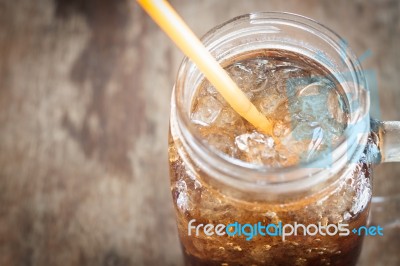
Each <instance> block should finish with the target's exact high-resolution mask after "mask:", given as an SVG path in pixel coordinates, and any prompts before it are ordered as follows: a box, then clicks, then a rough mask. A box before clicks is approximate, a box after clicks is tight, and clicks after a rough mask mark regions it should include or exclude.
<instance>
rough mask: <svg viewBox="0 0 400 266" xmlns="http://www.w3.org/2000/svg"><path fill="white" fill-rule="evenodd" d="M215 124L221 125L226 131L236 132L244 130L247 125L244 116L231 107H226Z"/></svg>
mask: <svg viewBox="0 0 400 266" xmlns="http://www.w3.org/2000/svg"><path fill="white" fill-rule="evenodd" d="M213 126H216V127H219V128H221V129H223V130H224V131H227V132H228V131H229V132H232V133H234V134H236V133H239V132H243V131H244V130H245V125H244V121H243V119H242V117H241V116H240V115H239V114H238V113H236V112H235V111H234V110H233V109H232V108H231V107H224V108H223V109H222V111H221V113H220V114H219V116H218V118H217V119H216V120H215V122H214V123H213Z"/></svg>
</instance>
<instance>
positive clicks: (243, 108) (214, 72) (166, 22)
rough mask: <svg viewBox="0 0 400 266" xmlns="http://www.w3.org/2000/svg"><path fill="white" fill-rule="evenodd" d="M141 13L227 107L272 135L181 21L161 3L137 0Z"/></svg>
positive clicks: (263, 119) (267, 123)
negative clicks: (141, 9)
mask: <svg viewBox="0 0 400 266" xmlns="http://www.w3.org/2000/svg"><path fill="white" fill-rule="evenodd" d="M137 1H138V3H139V4H140V5H141V6H142V7H143V9H144V10H146V12H147V13H148V14H149V15H150V17H152V19H153V20H154V21H155V22H156V23H157V24H158V25H159V26H160V28H161V29H162V30H163V31H164V32H165V33H166V34H167V35H168V36H169V37H170V38H171V39H172V40H173V41H174V42H175V44H176V45H177V46H178V47H179V49H181V50H182V51H183V53H184V54H185V55H186V56H187V57H189V58H190V59H191V60H192V61H193V62H194V63H195V64H196V65H197V67H198V68H199V69H200V71H201V72H202V73H203V74H204V76H205V77H206V78H207V79H208V80H209V81H210V83H211V84H212V85H214V87H215V88H216V89H217V90H218V92H219V93H220V94H221V95H222V97H224V99H225V100H226V101H227V102H228V103H229V105H230V106H231V107H232V108H233V110H235V111H236V112H237V113H238V114H240V115H241V116H242V117H243V118H244V119H246V120H247V121H249V122H250V123H251V124H252V125H253V126H255V127H256V128H258V129H260V130H262V131H263V132H264V133H266V134H269V135H272V134H271V133H272V122H271V121H270V120H269V119H267V118H266V117H265V116H264V115H262V114H261V113H260V112H259V111H258V110H257V108H256V107H255V106H254V105H253V104H252V103H251V102H250V100H249V99H248V98H247V97H246V95H245V94H244V93H243V91H242V90H240V89H239V88H238V86H237V85H236V83H235V82H234V81H233V80H232V79H231V78H230V77H229V75H228V74H227V73H226V71H225V70H224V69H223V68H222V67H221V66H220V64H219V63H218V62H217V61H216V60H215V58H214V57H213V56H212V55H211V54H210V53H209V52H208V50H207V49H206V48H205V47H204V45H203V44H202V43H201V42H200V40H199V39H198V38H197V37H196V35H194V33H193V32H192V31H191V30H190V29H189V27H188V26H187V25H186V23H185V22H184V21H183V20H182V18H181V17H180V16H179V15H178V14H177V13H176V11H175V10H174V9H173V8H172V6H171V5H170V4H169V3H168V2H167V1H165V0H137Z"/></svg>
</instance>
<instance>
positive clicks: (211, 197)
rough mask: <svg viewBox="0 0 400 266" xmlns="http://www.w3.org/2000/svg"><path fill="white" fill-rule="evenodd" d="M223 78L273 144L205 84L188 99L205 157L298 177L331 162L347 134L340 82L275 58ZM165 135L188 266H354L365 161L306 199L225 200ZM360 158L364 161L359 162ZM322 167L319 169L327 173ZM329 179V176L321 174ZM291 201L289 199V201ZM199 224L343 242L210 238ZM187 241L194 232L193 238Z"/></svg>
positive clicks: (238, 60)
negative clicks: (295, 227) (258, 116)
mask: <svg viewBox="0 0 400 266" xmlns="http://www.w3.org/2000/svg"><path fill="white" fill-rule="evenodd" d="M224 68H225V70H226V71H227V72H228V73H229V75H230V76H231V77H232V79H233V80H234V81H235V82H236V83H237V85H238V86H239V88H241V89H242V90H243V92H244V93H245V94H246V96H247V97H248V98H249V99H250V100H251V101H252V103H253V104H254V105H255V106H256V107H257V108H258V110H259V111H260V112H261V113H262V114H264V115H265V116H266V117H268V118H269V119H271V120H272V121H273V124H274V126H273V132H272V134H273V135H267V134H265V133H263V132H261V131H259V130H258V129H257V128H254V127H253V126H252V125H251V124H249V123H248V122H247V121H246V120H244V119H243V118H242V117H240V116H239V115H238V114H237V113H236V112H235V111H234V110H233V109H232V108H231V107H230V106H229V104H228V103H227V102H226V101H225V100H224V99H223V98H222V96H221V95H220V94H219V93H218V91H217V90H216V89H215V88H214V87H213V86H212V85H211V84H210V83H209V82H208V81H207V80H203V81H202V82H201V83H200V85H199V86H198V88H197V90H196V93H195V94H194V96H193V99H192V104H191V108H190V111H191V112H190V120H191V124H192V127H193V130H194V131H195V133H194V134H195V135H196V137H197V138H198V139H200V140H201V142H202V143H203V144H204V145H206V146H207V147H208V148H209V150H210V152H212V153H214V154H216V155H217V156H219V157H221V158H225V159H226V160H227V162H228V163H238V164H239V165H243V167H249V168H252V167H264V168H271V169H285V168H290V167H292V168H293V167H297V168H300V167H303V166H306V165H307V164H308V163H311V162H313V161H315V160H317V159H318V158H320V157H323V156H326V155H327V154H329V153H331V152H332V149H333V147H335V146H336V145H337V144H338V143H339V142H340V140H341V137H342V135H343V134H344V132H345V130H346V128H347V126H348V117H349V103H348V102H347V100H346V97H345V95H344V92H343V88H342V87H341V84H340V82H338V81H337V80H336V79H335V78H334V77H333V76H332V75H331V74H330V72H329V71H328V70H327V69H326V68H325V67H323V66H322V65H321V64H320V63H318V62H317V61H315V60H313V59H311V58H309V57H307V56H304V55H300V54H297V53H294V52H289V51H286V50H279V49H264V50H256V51H252V52H248V53H243V54H239V55H236V56H235V57H233V58H231V59H230V60H229V61H228V62H224ZM174 131H175V129H174V127H173V126H171V131H170V138H169V150H168V151H169V163H170V177H171V191H172V196H173V201H174V205H175V209H176V216H177V224H178V231H179V236H180V240H181V243H182V246H183V250H184V256H185V263H186V265H229V266H232V265H269V266H270V265H331V266H332V265H336V266H351V265H355V263H356V261H357V258H358V255H359V253H360V249H361V245H362V236H361V235H359V234H355V233H353V232H352V231H351V230H352V229H354V228H359V227H360V226H363V225H365V224H366V220H367V216H368V211H369V201H370V198H371V180H370V171H371V168H370V165H369V164H368V163H367V162H366V160H363V159H361V160H360V161H358V162H354V166H352V167H351V171H347V172H346V173H343V171H342V172H339V173H335V175H337V177H335V178H336V179H337V181H335V182H334V184H330V185H327V186H326V187H324V188H323V189H318V190H317V191H309V193H308V194H305V195H304V196H303V197H296V198H291V197H288V198H287V197H286V196H282V198H281V199H280V198H277V199H275V200H263V199H262V198H261V199H257V200H254V199H253V198H252V195H251V193H250V192H249V193H248V195H247V194H244V196H243V195H242V196H241V197H235V194H234V193H233V194H226V193H224V192H223V191H224V190H223V189H220V187H219V185H218V184H217V185H216V184H214V183H213V182H210V180H214V179H215V176H210V174H209V173H206V172H204V171H202V166H201V164H199V163H197V162H196V159H195V158H193V154H192V153H191V152H190V151H188V150H187V149H185V148H184V147H183V145H182V140H181V139H179V137H177V134H175V133H174ZM361 158H364V157H362V156H361ZM323 167H324V166H323ZM327 175H329V171H327ZM289 198H290V199H289ZM190 221H195V222H193V224H192V225H193V226H197V225H199V224H203V225H206V224H213V225H217V224H223V225H228V224H232V223H235V222H237V223H238V224H251V225H254V224H258V223H259V222H260V223H261V224H263V225H268V224H273V225H279V224H281V225H282V224H293V223H299V224H300V223H301V224H304V225H305V226H307V225H310V224H315V225H317V224H318V225H322V226H327V225H336V226H339V225H340V224H345V225H346V228H347V229H349V231H348V234H347V235H346V236H343V235H339V234H335V235H327V234H325V235H324V234H321V233H320V232H318V233H317V234H315V235H304V234H303V232H301V233H299V234H298V235H291V236H288V237H287V238H286V239H284V240H283V239H282V237H279V236H272V235H260V234H258V235H255V236H254V237H252V239H251V240H247V239H246V237H244V236H239V235H234V236H231V235H228V234H227V233H228V232H227V231H226V232H225V234H224V235H217V234H213V235H211V236H210V235H208V234H206V233H204V230H203V231H202V230H199V233H198V234H196V232H195V230H192V231H191V227H190V226H189V223H190ZM190 231H191V232H190Z"/></svg>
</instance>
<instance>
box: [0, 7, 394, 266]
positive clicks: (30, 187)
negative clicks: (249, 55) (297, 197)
mask: <svg viewBox="0 0 400 266" xmlns="http://www.w3.org/2000/svg"><path fill="white" fill-rule="evenodd" d="M171 2H172V4H173V5H174V6H175V7H176V8H177V10H178V11H179V12H180V13H181V14H182V16H183V17H184V18H185V19H186V21H187V22H188V24H189V25H190V26H191V27H192V28H193V29H194V31H195V32H196V34H198V35H202V34H204V33H205V32H206V31H207V30H208V29H210V28H211V27H212V26H214V25H216V24H218V23H221V22H223V21H225V20H227V19H229V18H232V17H234V16H236V15H239V14H242V13H247V12H250V11H254V10H258V11H261V10H264V11H271V10H281V11H289V12H295V13H300V14H303V15H306V16H309V17H312V18H315V19H317V20H319V21H321V22H322V23H324V24H325V25H329V26H330V27H331V28H333V29H334V30H335V31H337V32H338V33H339V34H340V35H342V36H343V37H344V38H345V39H346V40H348V43H349V44H350V46H351V47H352V48H353V49H354V50H355V51H356V53H357V55H362V54H363V53H364V52H365V51H367V50H368V49H369V50H370V51H371V52H372V56H370V57H367V58H366V59H365V61H364V66H365V67H366V68H368V69H372V70H373V71H375V73H376V75H377V77H378V84H379V99H380V101H379V103H380V107H381V117H382V118H383V119H388V120H400V104H399V103H398V102H399V101H400V89H399V84H400V74H399V73H400V49H399V47H400V18H399V14H400V5H399V2H398V1H396V0H393V1H389V0H385V1H372V0H371V1H363V2H361V1H355V2H354V3H353V2H351V3H349V1H345V0H342V1H323V2H319V1H316V0H309V1H295V0H290V1H279V0H274V1H268V2H267V1H238V0H234V1H232V0H220V1H212V0H207V1H183V0H181V1H171ZM181 59H182V54H181V53H180V51H178V50H177V48H175V46H174V45H173V44H172V43H171V42H170V41H169V40H168V39H167V38H166V36H165V35H164V34H163V33H162V32H161V31H160V30H159V29H158V28H157V27H156V26H155V24H154V23H153V22H152V21H151V20H150V19H149V18H148V17H147V15H146V14H144V12H143V11H142V10H141V9H140V8H139V7H138V6H137V4H136V3H135V1H125V0H124V1H122V0H120V1H107V0H101V1H99V0H98V1H95V0H81V1H78V0H71V1H68V0H55V1H50V0H40V1H7V0H0V86H1V87H0V265H2V266H11V265H35V266H36V265H55V266H58V265H59V266H65V265H96V266H97V265H104V266H122V265H182V262H181V257H180V256H181V254H180V247H179V243H178V238H177V234H176V228H175V221H174V216H173V208H172V201H171V197H170V192H169V181H168V170H167V149H166V146H167V130H168V112H169V99H170V93H171V89H172V86H173V83H174V78H175V75H176V72H177V69H178V66H179V63H180V61H181ZM399 177H400V164H397V165H396V164H387V165H383V166H380V167H378V169H377V174H376V180H375V181H376V186H375V188H376V189H375V192H377V193H378V194H380V195H389V194H396V193H399V192H400V182H399V181H398V180H399V179H398V178H399ZM399 246H400V234H399V231H398V230H397V231H395V232H394V233H392V234H390V235H386V236H385V237H383V238H381V239H379V240H376V239H367V242H366V245H365V248H364V252H363V255H362V258H361V262H360V265H374V266H376V265H385V266H390V265H393V266H394V265H400V255H399V253H398V250H399Z"/></svg>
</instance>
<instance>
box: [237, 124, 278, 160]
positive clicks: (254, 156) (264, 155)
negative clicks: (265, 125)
mask: <svg viewBox="0 0 400 266" xmlns="http://www.w3.org/2000/svg"><path fill="white" fill-rule="evenodd" d="M235 144H236V147H237V148H238V149H239V150H240V151H242V155H243V159H244V160H246V161H247V162H251V163H257V164H264V163H270V162H271V159H272V158H273V157H274V156H275V150H274V148H273V147H274V140H273V138H271V137H268V136H266V135H264V134H261V133H258V132H255V131H254V132H252V133H245V134H242V135H239V136H237V137H236V138H235Z"/></svg>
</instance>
